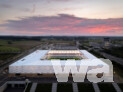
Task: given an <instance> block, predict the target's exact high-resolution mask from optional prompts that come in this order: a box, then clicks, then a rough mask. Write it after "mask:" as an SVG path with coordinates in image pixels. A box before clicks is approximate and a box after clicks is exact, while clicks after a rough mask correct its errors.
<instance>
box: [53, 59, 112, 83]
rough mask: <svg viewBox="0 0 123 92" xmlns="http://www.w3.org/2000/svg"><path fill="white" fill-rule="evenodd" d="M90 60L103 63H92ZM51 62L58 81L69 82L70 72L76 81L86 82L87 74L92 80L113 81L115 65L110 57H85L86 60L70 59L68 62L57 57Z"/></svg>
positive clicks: (95, 81)
mask: <svg viewBox="0 0 123 92" xmlns="http://www.w3.org/2000/svg"><path fill="white" fill-rule="evenodd" d="M88 61H89V62H93V63H95V62H103V63H101V64H99V63H98V64H97V65H95V64H93V65H90V64H89V63H88ZM51 62H52V65H53V69H54V72H55V75H56V78H57V81H58V82H67V81H68V76H69V74H72V77H73V81H74V82H84V79H85V76H86V75H87V79H88V81H90V82H94V83H97V82H102V81H104V82H113V65H112V63H111V61H110V60H108V59H85V60H84V61H83V60H82V61H75V60H74V59H68V60H66V62H65V61H60V60H58V59H57V60H51ZM84 62H85V63H84ZM104 62H105V63H104ZM98 74H102V75H101V77H99V76H97V75H98Z"/></svg>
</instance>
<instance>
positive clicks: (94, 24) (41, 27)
mask: <svg viewBox="0 0 123 92" xmlns="http://www.w3.org/2000/svg"><path fill="white" fill-rule="evenodd" d="M122 25H123V18H120V19H87V18H79V17H76V16H74V15H67V14H59V15H58V16H34V17H24V18H20V19H18V20H8V21H7V22H6V23H4V24H1V25H0V27H5V28H7V29H6V30H9V31H10V32H13V33H16V34H19V35H20V34H21V35H123V26H122ZM13 30H14V31H13Z"/></svg>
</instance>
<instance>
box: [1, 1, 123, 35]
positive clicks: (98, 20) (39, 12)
mask: <svg viewBox="0 0 123 92" xmlns="http://www.w3.org/2000/svg"><path fill="white" fill-rule="evenodd" d="M0 35H18V36H23V35H24V36H42V35H43V36H45V35H57V36H62V35H65V36H75V35H79V36H123V0H0Z"/></svg>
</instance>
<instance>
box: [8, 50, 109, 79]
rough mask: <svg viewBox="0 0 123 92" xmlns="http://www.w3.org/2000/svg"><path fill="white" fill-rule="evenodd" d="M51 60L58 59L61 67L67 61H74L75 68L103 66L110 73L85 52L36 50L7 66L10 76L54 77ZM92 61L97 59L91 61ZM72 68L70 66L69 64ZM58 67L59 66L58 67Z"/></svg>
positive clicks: (101, 62) (98, 61)
mask: <svg viewBox="0 0 123 92" xmlns="http://www.w3.org/2000/svg"><path fill="white" fill-rule="evenodd" d="M51 59H60V63H61V66H63V67H64V66H65V62H66V60H67V59H75V62H76V66H77V68H79V67H80V62H82V64H81V66H83V67H84V66H90V67H92V68H95V67H98V66H100V65H103V66H104V67H105V68H103V69H104V71H106V73H107V74H108V73H109V72H110V69H109V65H108V64H106V63H105V62H103V61H101V60H100V59H98V58H97V57H95V56H94V55H92V54H91V53H89V52H88V51H86V50H36V51H35V52H33V53H31V54H29V55H27V56H25V57H23V58H22V59H20V60H18V61H16V62H15V63H13V64H11V65H10V66H9V75H10V76H30V77H31V76H43V75H54V74H55V71H54V69H53V65H52V62H51ZM92 59H98V60H94V61H92ZM70 65H71V66H72V64H70ZM58 66H60V65H58Z"/></svg>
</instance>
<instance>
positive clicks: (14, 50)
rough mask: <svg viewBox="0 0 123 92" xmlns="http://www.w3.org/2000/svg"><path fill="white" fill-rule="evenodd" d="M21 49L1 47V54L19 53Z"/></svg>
mask: <svg viewBox="0 0 123 92" xmlns="http://www.w3.org/2000/svg"><path fill="white" fill-rule="evenodd" d="M19 51H20V49H19V48H16V47H7V46H0V52H19Z"/></svg>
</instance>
